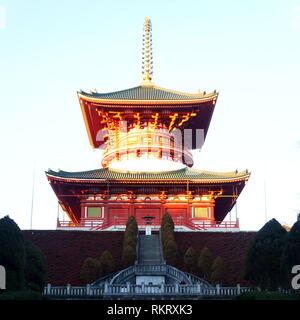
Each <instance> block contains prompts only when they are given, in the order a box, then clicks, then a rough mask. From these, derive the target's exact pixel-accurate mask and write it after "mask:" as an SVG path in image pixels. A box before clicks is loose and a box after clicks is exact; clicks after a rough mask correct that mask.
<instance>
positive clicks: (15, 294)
mask: <svg viewBox="0 0 300 320" xmlns="http://www.w3.org/2000/svg"><path fill="white" fill-rule="evenodd" d="M1 300H50V299H49V298H47V297H44V296H43V295H42V294H41V293H40V292H36V291H5V292H3V293H2V294H1V293H0V301H1Z"/></svg>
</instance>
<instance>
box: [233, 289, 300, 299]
mask: <svg viewBox="0 0 300 320" xmlns="http://www.w3.org/2000/svg"><path fill="white" fill-rule="evenodd" d="M235 299H236V300H299V297H297V296H296V295H289V294H284V293H280V292H278V291H254V292H244V293H242V294H240V295H239V296H237V297H236V298H235Z"/></svg>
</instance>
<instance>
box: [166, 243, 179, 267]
mask: <svg viewBox="0 0 300 320" xmlns="http://www.w3.org/2000/svg"><path fill="white" fill-rule="evenodd" d="M177 257H178V249H177V244H176V242H175V241H174V240H169V241H168V242H167V243H166V245H165V247H164V258H165V260H166V262H167V264H170V265H175V264H176V261H177Z"/></svg>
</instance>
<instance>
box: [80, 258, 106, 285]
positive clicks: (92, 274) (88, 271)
mask: <svg viewBox="0 0 300 320" xmlns="http://www.w3.org/2000/svg"><path fill="white" fill-rule="evenodd" d="M101 273H102V270H101V263H100V262H99V260H97V259H93V258H86V259H85V260H84V262H83V265H82V267H81V270H80V280H81V282H82V284H90V283H92V282H94V281H96V280H97V279H98V278H99V277H100V276H101Z"/></svg>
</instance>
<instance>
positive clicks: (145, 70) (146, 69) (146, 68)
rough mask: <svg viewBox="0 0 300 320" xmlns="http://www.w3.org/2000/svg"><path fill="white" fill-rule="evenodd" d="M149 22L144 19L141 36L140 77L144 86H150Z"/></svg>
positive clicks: (150, 42) (150, 46)
mask: <svg viewBox="0 0 300 320" xmlns="http://www.w3.org/2000/svg"><path fill="white" fill-rule="evenodd" d="M151 30H152V28H151V20H150V19H149V17H146V18H145V22H144V34H143V56H142V75H143V82H142V85H143V84H144V85H145V84H146V85H147V84H152V82H151V80H152V74H153V66H152V34H151Z"/></svg>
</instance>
